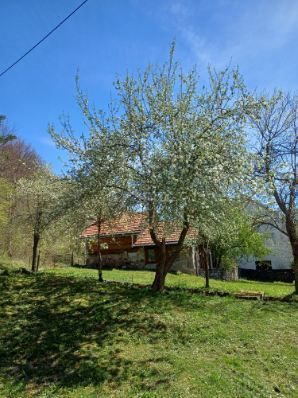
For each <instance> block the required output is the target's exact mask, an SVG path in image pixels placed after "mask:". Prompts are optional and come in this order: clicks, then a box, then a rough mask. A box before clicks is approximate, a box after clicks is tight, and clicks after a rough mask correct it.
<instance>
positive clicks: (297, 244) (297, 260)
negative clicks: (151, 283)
mask: <svg viewBox="0 0 298 398" xmlns="http://www.w3.org/2000/svg"><path fill="white" fill-rule="evenodd" d="M291 245H292V252H293V257H294V265H293V271H294V278H295V294H298V240H296V241H294V242H291Z"/></svg>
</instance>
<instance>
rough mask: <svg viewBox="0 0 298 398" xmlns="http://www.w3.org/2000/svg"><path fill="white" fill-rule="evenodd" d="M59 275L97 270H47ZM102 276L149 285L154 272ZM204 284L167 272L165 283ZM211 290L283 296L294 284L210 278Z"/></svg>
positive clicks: (83, 274)
mask: <svg viewBox="0 0 298 398" xmlns="http://www.w3.org/2000/svg"><path fill="white" fill-rule="evenodd" d="M47 272H53V273H55V274H57V275H61V276H78V277H80V278H81V277H90V278H95V279H97V271H96V270H94V269H84V268H72V267H65V268H55V269H51V270H47ZM103 276H104V279H105V280H108V281H115V282H126V283H137V284H142V285H149V284H151V283H152V281H153V278H154V273H153V272H150V271H131V270H127V271H126V270H118V269H113V270H112V271H108V270H104V271H103ZM204 284H205V281H204V278H202V277H197V276H194V275H187V274H179V275H175V274H168V275H167V279H166V285H167V286H171V287H174V286H176V287H182V288H203V287H204ZM210 287H211V290H212V289H213V290H221V291H227V292H240V291H259V292H264V293H265V295H267V296H274V297H284V296H287V295H289V294H291V293H293V291H294V284H291V283H283V282H274V283H272V282H256V281H247V280H244V279H242V280H239V281H220V280H214V279H211V280H210Z"/></svg>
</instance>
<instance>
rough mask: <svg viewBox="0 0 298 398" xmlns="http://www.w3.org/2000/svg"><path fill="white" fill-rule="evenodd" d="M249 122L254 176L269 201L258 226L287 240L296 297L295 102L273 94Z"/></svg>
mask: <svg viewBox="0 0 298 398" xmlns="http://www.w3.org/2000/svg"><path fill="white" fill-rule="evenodd" d="M251 121H252V125H253V127H254V130H255V132H256V146H257V148H256V154H257V160H258V162H257V165H256V176H257V178H258V179H259V181H261V182H262V183H263V187H264V188H265V189H264V191H265V193H266V194H267V197H269V199H270V200H269V202H268V203H269V204H268V206H263V209H264V208H265V207H267V211H266V213H265V214H264V215H263V217H262V218H259V220H258V222H259V223H260V224H265V225H270V226H271V227H274V228H276V229H277V230H278V231H280V232H281V233H283V234H284V235H286V236H287V237H288V238H289V241H290V244H291V247H292V252H293V257H294V275H295V291H296V293H298V222H297V204H298V203H297V198H298V196H297V183H298V175H297V172H298V164H297V161H298V98H297V97H295V96H291V95H289V94H286V93H283V92H275V93H274V95H273V96H272V97H271V98H268V99H267V101H266V103H265V104H264V106H263V107H261V108H259V109H258V110H255V112H254V113H253V117H252V118H251ZM270 202H271V203H270Z"/></svg>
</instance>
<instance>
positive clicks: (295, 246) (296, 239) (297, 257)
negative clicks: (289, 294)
mask: <svg viewBox="0 0 298 398" xmlns="http://www.w3.org/2000/svg"><path fill="white" fill-rule="evenodd" d="M286 229H287V233H288V236H289V240H290V243H291V247H292V253H293V257H294V267H293V271H294V278H295V294H298V236H297V229H296V225H295V222H293V220H292V219H291V218H290V216H289V217H286Z"/></svg>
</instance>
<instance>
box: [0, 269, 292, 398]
mask: <svg viewBox="0 0 298 398" xmlns="http://www.w3.org/2000/svg"><path fill="white" fill-rule="evenodd" d="M71 275H72V276H71ZM125 275H126V276H127V278H128V275H129V274H128V272H127V273H125V271H111V272H106V273H105V277H106V278H109V279H113V278H114V280H115V279H117V278H119V279H120V280H122V281H123V280H125V278H124V276H125ZM131 276H134V282H142V283H148V282H150V281H151V279H152V274H151V273H133V274H131ZM137 278H139V279H137ZM146 278H148V279H146ZM188 278H191V277H187V276H182V275H179V276H174V275H170V276H169V278H168V283H169V284H178V285H179V283H180V282H181V283H182V284H183V283H186V282H187V281H188V280H189V281H192V283H197V284H199V285H200V284H202V280H201V279H198V278H196V279H188ZM126 281H128V280H126ZM178 281H180V282H178ZM195 281H196V282H195ZM211 282H212V284H214V285H215V281H211ZM218 283H220V282H218ZM239 283H240V282H239ZM220 286H221V285H220ZM240 286H242V285H240ZM281 286H282V285H281ZM282 287H283V288H284V289H286V288H287V287H286V286H282ZM0 289H1V295H0V308H1V312H0V397H1V398H4V397H5V398H10V397H11V398H12V397H13V398H15V397H16V398H27V397H40V398H41V397H43V398H45V397H57V398H62V397H63V398H95V397H98V398H108V397H109V398H110V397H119V398H120V397H121V398H131V397H142V398H160V397H165V398H178V397H181V398H185V397H204V398H209V397H210V398H216V397H219V398H233V397H239V398H248V397H251V398H256V397H264V398H265V397H266V398H269V397H287V398H289V397H290V398H291V397H293V398H294V397H297V393H298V390H297V383H298V380H297V374H298V363H297V358H298V349H297V338H298V330H297V329H298V324H297V315H298V306H297V303H286V302H275V301H273V302H264V301H247V300H237V299H234V298H232V297H224V298H222V297H217V296H212V297H210V296H208V297H205V296H202V295H198V294H192V293H190V292H187V291H183V290H181V291H179V290H178V291H175V290H171V291H169V292H167V293H165V294H152V293H151V291H150V290H149V289H148V288H145V287H143V288H140V287H137V286H133V285H132V286H128V285H125V284H115V283H103V284H99V283H98V282H97V281H96V278H95V273H94V271H87V270H80V269H74V270H70V269H63V270H55V271H54V272H41V273H40V274H38V275H22V274H19V273H15V272H11V273H10V274H9V275H8V276H1V277H0ZM237 289H238V287H237ZM254 289H255V288H254Z"/></svg>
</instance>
